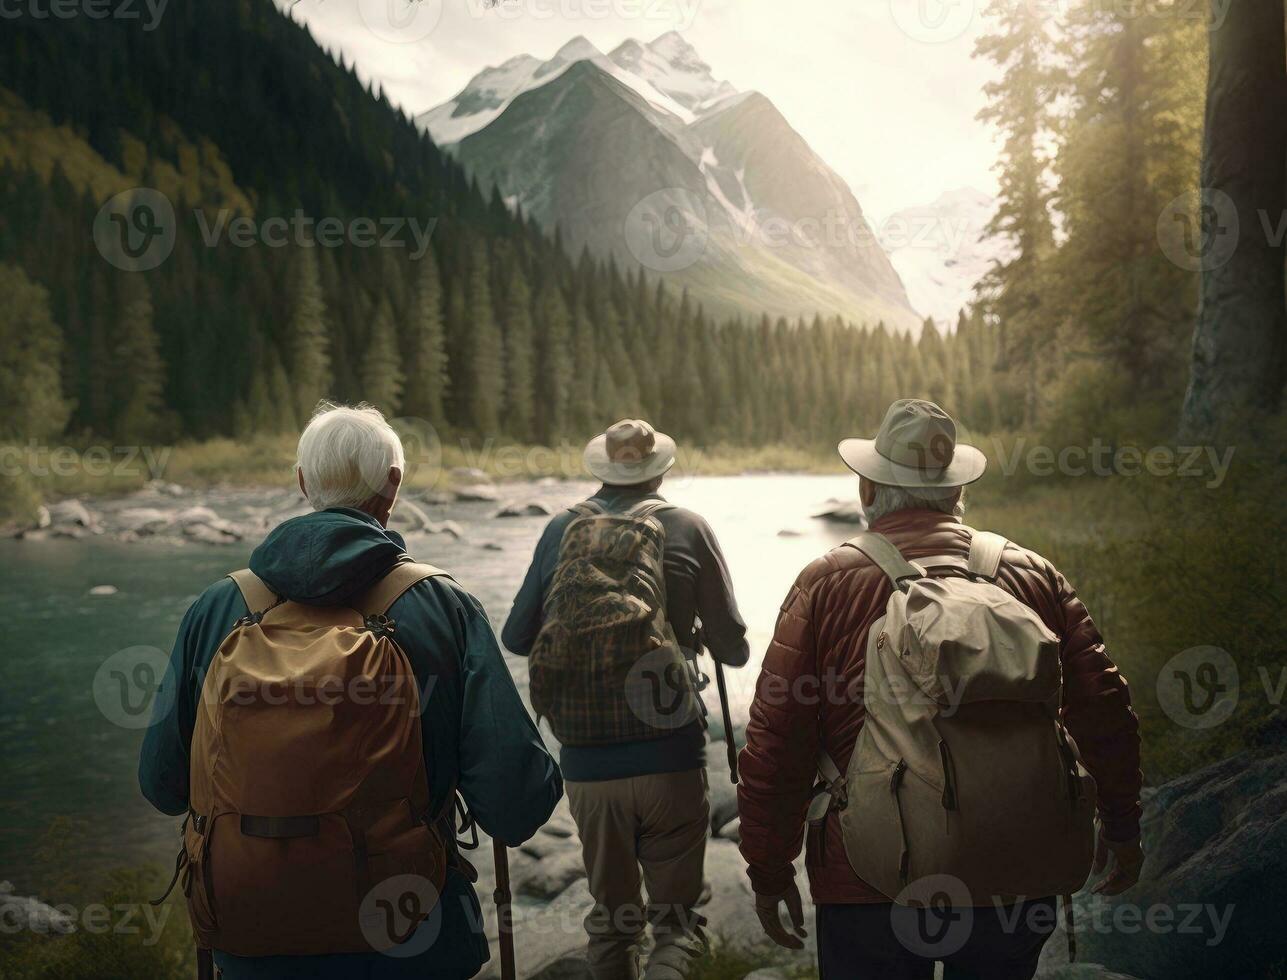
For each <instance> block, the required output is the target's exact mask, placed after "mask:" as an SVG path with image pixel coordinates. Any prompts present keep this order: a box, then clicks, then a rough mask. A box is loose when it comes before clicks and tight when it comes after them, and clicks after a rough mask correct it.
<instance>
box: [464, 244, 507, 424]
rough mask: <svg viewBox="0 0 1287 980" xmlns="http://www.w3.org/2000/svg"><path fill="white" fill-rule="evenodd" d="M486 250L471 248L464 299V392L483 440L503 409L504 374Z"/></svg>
mask: <svg viewBox="0 0 1287 980" xmlns="http://www.w3.org/2000/svg"><path fill="white" fill-rule="evenodd" d="M489 274H490V273H489V268H488V261H487V249H486V247H485V246H483V245H481V244H480V245H477V246H476V247H475V248H474V252H473V255H472V257H471V263H470V270H469V292H468V296H467V298H466V304H467V312H468V335H467V338H466V342H465V364H464V368H465V390H464V394H465V396H466V398H467V399H468V412H469V421H470V423H471V427H472V428H473V430H474V431H475V432H477V433H478V434H479V435H481V436H483V437H484V438H494V437H495V436H496V435H497V432H498V430H499V428H500V416H501V409H502V407H503V406H504V391H503V385H504V375H503V365H502V363H501V358H502V355H503V351H502V348H501V332H500V327H499V326H498V325H497V323H496V315H495V312H494V311H493V309H492V294H491V286H490V285H489V283H488V276H489Z"/></svg>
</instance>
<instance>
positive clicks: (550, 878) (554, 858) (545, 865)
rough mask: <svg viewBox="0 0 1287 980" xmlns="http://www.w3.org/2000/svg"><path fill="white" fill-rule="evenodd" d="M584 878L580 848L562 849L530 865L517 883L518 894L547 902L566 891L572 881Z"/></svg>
mask: <svg viewBox="0 0 1287 980" xmlns="http://www.w3.org/2000/svg"><path fill="white" fill-rule="evenodd" d="M584 877H585V865H584V864H583V863H582V861H581V849H580V848H576V847H573V848H563V849H561V850H558V851H555V852H553V853H551V854H550V855H549V856H548V857H545V858H542V859H541V860H539V861H537V862H536V863H535V864H533V865H532V869H531V871H529V872H528V873H527V874H525V875H524V876H523V878H522V880H520V881H519V882H518V888H517V891H518V894H520V895H526V896H528V897H529V898H537V899H543V900H545V901H549V900H550V899H553V898H557V897H558V896H560V895H562V894H563V893H564V892H565V891H567V889H568V886H570V885H571V884H572V883H573V882H574V881H577V880H578V879H580V878H584Z"/></svg>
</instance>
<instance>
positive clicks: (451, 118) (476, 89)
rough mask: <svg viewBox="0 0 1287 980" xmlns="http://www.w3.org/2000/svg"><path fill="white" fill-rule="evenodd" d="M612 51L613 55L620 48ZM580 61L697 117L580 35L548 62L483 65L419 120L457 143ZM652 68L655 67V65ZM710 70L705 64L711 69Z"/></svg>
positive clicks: (658, 103)
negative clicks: (455, 90) (453, 95)
mask: <svg viewBox="0 0 1287 980" xmlns="http://www.w3.org/2000/svg"><path fill="white" fill-rule="evenodd" d="M659 40H660V39H659ZM626 43H627V44H630V43H632V42H629V41H627V42H626ZM624 46H625V45H622V46H621V47H624ZM620 50H621V48H620V47H619V48H617V51H620ZM690 50H691V49H690ZM613 54H614V55H615V54H616V52H613ZM655 60H656V59H655V58H653V59H652V60H650V62H649V64H650V66H652V62H653V61H655ZM578 61H590V62H592V63H593V64H595V65H597V66H598V67H599V68H600V69H602V70H603V71H605V72H607V73H608V74H609V75H611V76H612V77H613V78H615V79H616V80H617V81H619V82H621V84H622V85H625V86H626V87H627V88H629V89H631V90H632V91H634V92H635V93H637V94H638V95H639V96H640V97H641V98H642V99H644V101H646V102H647V103H648V104H649V105H651V106H652V107H653V108H655V109H659V110H661V111H663V112H666V113H669V114H670V115H672V116H674V117H675V118H676V119H677V120H678V121H679V122H680V123H684V124H687V123H690V122H692V121H693V118H694V117H693V113H692V112H691V111H690V109H689V107H688V106H687V105H686V104H685V101H684V100H682V99H678V98H675V97H674V96H672V95H671V94H669V93H668V92H666V91H664V90H662V89H658V88H657V87H655V86H654V85H653V84H652V82H651V81H650V79H649V77H648V76H647V75H645V74H640V73H636V72H633V71H631V70H630V69H629V68H626V67H624V66H623V65H622V64H620V63H618V62H617V61H616V60H615V59H613V58H610V57H608V56H607V55H605V54H604V53H603V52H602V51H600V50H599V49H598V48H597V47H595V46H594V44H593V43H592V42H591V41H589V40H587V39H586V38H584V37H580V36H578V37H574V38H573V39H572V40H571V41H568V42H567V43H566V44H564V45H563V47H561V48H559V50H558V51H556V52H555V53H554V56H553V57H551V58H550V59H549V60H548V61H541V60H540V59H539V58H534V57H532V56H531V55H526V54H524V55H519V56H518V57H516V58H511V59H510V60H509V61H507V62H505V63H504V64H503V65H500V66H499V67H496V68H484V69H483V70H482V71H481V72H479V73H478V74H477V75H475V76H474V77H473V78H471V79H470V80H469V84H468V85H466V86H465V87H464V88H463V89H461V90H460V91H459V92H458V93H456V96H455V97H454V98H452V99H451V100H450V101H448V102H444V103H443V104H442V105H440V106H436V107H435V108H433V109H430V110H429V111H428V112H423V113H421V114H420V115H419V116H417V117H416V122H417V123H419V125H420V126H421V127H422V128H424V129H426V130H428V131H429V135H430V136H432V137H433V139H434V142H436V143H438V144H439V145H440V146H446V145H448V144H451V143H458V142H460V141H461V140H462V139H464V138H465V137H466V136H469V135H470V134H471V133H476V132H478V131H479V130H480V129H482V128H483V127H484V126H487V125H490V124H491V122H492V121H493V120H494V119H496V117H497V116H499V115H500V114H501V113H502V112H504V111H505V110H506V109H507V108H508V107H509V105H510V103H511V102H513V101H514V99H515V98H516V97H517V96H519V95H522V94H523V93H524V92H527V91H530V90H531V89H534V88H536V87H538V86H541V85H545V84H546V83H548V82H551V81H553V80H554V79H556V78H558V77H559V76H560V75H561V74H563V72H565V71H567V70H568V68H569V67H571V66H572V65H574V64H576V63H577V62H578ZM652 67H654V68H655V66H652ZM709 71H710V70H709V69H707V73H708V74H709ZM655 73H656V74H657V78H658V80H659V81H665V80H666V76H665V75H664V73H660V72H655ZM683 81H684V79H683V77H682V76H680V81H678V82H676V83H675V85H676V90H677V91H679V92H680V93H681V95H682V94H683V92H684V88H683V85H682V84H681V82H683ZM690 84H695V82H690ZM724 84H727V83H724ZM716 87H718V83H717V85H716Z"/></svg>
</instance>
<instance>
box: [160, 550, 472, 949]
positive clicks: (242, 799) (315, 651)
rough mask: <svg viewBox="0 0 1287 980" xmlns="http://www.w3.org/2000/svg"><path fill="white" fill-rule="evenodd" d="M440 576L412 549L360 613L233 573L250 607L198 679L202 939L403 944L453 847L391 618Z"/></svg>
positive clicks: (300, 945) (195, 805)
mask: <svg viewBox="0 0 1287 980" xmlns="http://www.w3.org/2000/svg"><path fill="white" fill-rule="evenodd" d="M443 574H445V573H444V572H441V571H439V570H438V569H435V568H432V567H430V566H428V565H418V564H414V563H411V562H410V561H409V560H408V561H407V562H405V563H403V564H400V565H397V566H395V568H394V569H393V571H391V572H390V573H389V574H388V575H387V576H386V577H385V578H384V579H383V580H382V581H381V582H379V583H378V584H377V585H376V586H374V587H373V588H372V589H371V590H370V591H369V592H367V593H366V594H365V595H364V596H362V597H361V598H360V599H359V600H358V601H357V602H355V603H354V607H353V608H346V607H338V606H337V607H322V606H308V605H302V604H300V603H295V602H291V601H288V600H283V599H279V598H278V597H277V596H275V595H274V594H273V593H272V591H271V590H270V589H269V588H268V587H267V586H266V585H265V584H264V583H263V582H262V581H261V580H260V579H258V578H257V577H256V576H255V575H253V574H252V573H251V572H249V571H240V572H234V573H233V574H232V575H231V576H230V577H231V578H232V579H233V581H235V582H236V583H237V586H238V587H239V588H240V589H241V593H242V596H243V597H244V598H245V600H246V606H247V607H248V608H249V609H250V610H251V612H250V614H249V615H247V616H246V617H244V618H243V619H241V620H240V621H239V622H238V623H237V624H236V626H235V628H234V629H233V631H232V633H230V634H229V635H228V637H227V638H226V639H225V640H224V641H223V644H222V645H221V646H220V647H219V650H218V652H217V653H216V654H215V657H214V660H213V661H212V662H211V664H210V669H209V672H208V673H207V674H206V678H205V683H204V685H203V686H202V692H201V703H200V704H199V705H198V706H197V720H196V727H195V731H194V732H193V736H192V750H191V751H192V763H191V803H190V807H191V812H190V813H189V816H188V819H187V820H186V821H185V823H184V850H183V852H182V853H181V854H180V857H179V862H180V865H181V866H183V865H186V867H182V873H183V878H182V880H183V887H184V893H185V894H186V895H187V898H188V912H189V915H190V917H191V919H192V925H193V929H194V931H195V932H196V936H197V941H198V944H199V945H200V946H203V947H208V948H214V949H219V950H223V951H225V952H228V953H232V954H235V955H237V956H267V955H307V954H330V953H353V952H369V951H371V950H373V949H388V948H391V947H392V946H395V945H399V944H401V943H403V942H405V941H406V940H407V939H408V938H410V936H411V934H412V933H413V932H414V929H415V927H416V926H418V925H419V924H420V922H421V921H423V920H424V919H425V918H427V917H428V915H429V914H430V912H431V911H432V910H433V907H434V905H435V904H436V902H437V900H438V895H439V892H440V890H441V888H442V884H443V879H444V875H445V870H446V865H447V848H446V845H445V843H444V840H443V837H442V834H441V833H440V832H439V830H438V829H437V827H436V823H437V817H438V816H440V815H439V814H431V813H430V812H429V789H428V781H427V777H426V773H425V763H424V754H423V749H422V745H421V732H420V710H421V706H420V692H419V691H418V689H417V685H416V678H415V675H414V673H413V672H412V668H411V664H410V663H409V662H408V660H407V657H406V655H405V654H404V653H403V652H402V650H401V649H400V648H399V647H398V644H397V643H396V642H395V641H394V632H395V628H396V624H395V623H394V622H393V621H391V620H390V619H388V617H387V615H386V614H387V612H388V610H389V608H390V606H392V605H393V603H394V602H395V601H396V600H397V599H398V598H399V597H400V596H401V595H402V594H403V593H404V592H406V591H407V589H409V588H411V587H412V586H413V585H415V584H417V583H418V582H421V581H423V580H424V579H426V578H429V577H432V576H435V575H443ZM453 799H454V797H453ZM386 893H387V894H386Z"/></svg>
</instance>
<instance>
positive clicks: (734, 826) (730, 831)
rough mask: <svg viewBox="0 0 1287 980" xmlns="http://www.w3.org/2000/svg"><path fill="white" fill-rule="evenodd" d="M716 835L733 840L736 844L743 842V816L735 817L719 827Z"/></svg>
mask: <svg viewBox="0 0 1287 980" xmlns="http://www.w3.org/2000/svg"><path fill="white" fill-rule="evenodd" d="M715 836H716V837H720V838H723V839H724V840H731V841H732V842H733V843H734V844H740V843H742V818H741V817H734V818H733V819H732V820H730V821H729V822H728V823H726V824H725V825H724V826H723V827H721V828H720V829H719V832H718V833H717V834H716V835H715Z"/></svg>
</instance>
